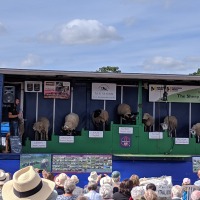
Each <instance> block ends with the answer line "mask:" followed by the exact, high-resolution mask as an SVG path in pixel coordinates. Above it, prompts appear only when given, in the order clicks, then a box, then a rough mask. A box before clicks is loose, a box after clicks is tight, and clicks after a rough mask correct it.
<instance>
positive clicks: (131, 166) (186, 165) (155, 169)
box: [0, 160, 197, 187]
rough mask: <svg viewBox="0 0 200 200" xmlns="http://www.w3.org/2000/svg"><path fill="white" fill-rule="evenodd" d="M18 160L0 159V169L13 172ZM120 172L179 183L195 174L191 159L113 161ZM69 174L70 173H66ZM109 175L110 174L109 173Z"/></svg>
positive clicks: (82, 176) (82, 177) (84, 179)
mask: <svg viewBox="0 0 200 200" xmlns="http://www.w3.org/2000/svg"><path fill="white" fill-rule="evenodd" d="M19 166H20V161H19V160H0V169H4V170H5V171H6V172H10V173H12V174H13V173H14V172H15V171H17V170H18V169H19ZM114 170H117V171H120V172H121V180H123V179H125V178H129V177H130V176H131V175H132V174H137V175H138V176H139V177H140V178H144V177H146V178H149V177H160V176H163V175H166V176H172V182H173V184H174V185H175V184H181V183H182V180H183V178H185V177H188V178H190V179H191V181H192V183H194V181H196V179H197V176H196V174H195V173H193V172H192V162H191V161H131V160H128V161H119V160H114V161H113V171H114ZM68 175H69V176H71V175H72V174H68ZM109 175H110V174H109ZM77 176H78V177H79V179H80V183H79V184H78V185H80V186H82V187H83V186H84V185H86V184H87V182H88V181H87V178H88V176H89V173H84V174H82V173H80V174H77Z"/></svg>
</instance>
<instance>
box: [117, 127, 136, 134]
mask: <svg viewBox="0 0 200 200" xmlns="http://www.w3.org/2000/svg"><path fill="white" fill-rule="evenodd" d="M119 133H120V134H133V127H119Z"/></svg>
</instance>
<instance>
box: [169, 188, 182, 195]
mask: <svg viewBox="0 0 200 200" xmlns="http://www.w3.org/2000/svg"><path fill="white" fill-rule="evenodd" d="M171 193H172V195H173V197H182V187H181V186H180V185H174V186H173V187H172V189H171Z"/></svg>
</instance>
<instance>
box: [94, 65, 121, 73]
mask: <svg viewBox="0 0 200 200" xmlns="http://www.w3.org/2000/svg"><path fill="white" fill-rule="evenodd" d="M96 72H101V73H121V70H119V67H111V66H107V67H101V68H99V70H97V71H96Z"/></svg>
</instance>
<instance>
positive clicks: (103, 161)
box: [52, 154, 112, 173]
mask: <svg viewBox="0 0 200 200" xmlns="http://www.w3.org/2000/svg"><path fill="white" fill-rule="evenodd" d="M91 171H96V172H97V173H111V172H112V155H110V154H108V155H107V154H103V155H96V154H88V155H81V154H80V155H78V154H74V155H67V154H54V155H53V158H52V172H53V173H61V172H64V173H87V172H91Z"/></svg>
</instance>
